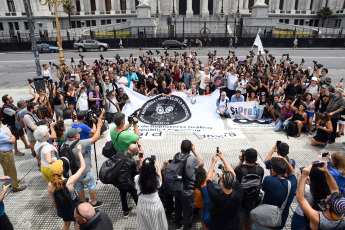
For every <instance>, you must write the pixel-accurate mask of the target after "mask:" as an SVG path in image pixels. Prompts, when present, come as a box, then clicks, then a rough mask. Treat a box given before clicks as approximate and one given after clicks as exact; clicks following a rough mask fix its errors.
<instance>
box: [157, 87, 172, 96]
mask: <svg viewBox="0 0 345 230" xmlns="http://www.w3.org/2000/svg"><path fill="white" fill-rule="evenodd" d="M158 90H159V93H160V94H162V93H164V94H169V93H170V89H169V88H165V89H163V88H162V87H159V89H158Z"/></svg>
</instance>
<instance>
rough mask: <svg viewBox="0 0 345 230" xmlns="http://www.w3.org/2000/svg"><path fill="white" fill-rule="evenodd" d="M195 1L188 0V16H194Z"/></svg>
mask: <svg viewBox="0 0 345 230" xmlns="http://www.w3.org/2000/svg"><path fill="white" fill-rule="evenodd" d="M192 4H193V1H192V0H187V10H186V17H187V18H192V17H193V6H192Z"/></svg>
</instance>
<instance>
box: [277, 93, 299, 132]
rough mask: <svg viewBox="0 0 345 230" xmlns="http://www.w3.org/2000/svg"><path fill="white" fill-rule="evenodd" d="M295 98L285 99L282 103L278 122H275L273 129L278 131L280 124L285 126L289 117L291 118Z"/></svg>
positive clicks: (289, 119)
mask: <svg viewBox="0 0 345 230" xmlns="http://www.w3.org/2000/svg"><path fill="white" fill-rule="evenodd" d="M295 102H296V99H295V100H294V102H292V101H291V100H287V101H286V104H285V105H283V107H282V110H281V113H280V117H279V119H278V123H277V124H276V126H275V128H274V131H276V132H279V130H280V128H281V127H282V126H284V128H286V127H287V126H288V125H289V123H290V121H291V119H292V118H293V113H294V110H293V108H292V107H293V105H294V104H295Z"/></svg>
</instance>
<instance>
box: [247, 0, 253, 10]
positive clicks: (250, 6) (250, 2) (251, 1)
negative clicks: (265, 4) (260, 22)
mask: <svg viewBox="0 0 345 230" xmlns="http://www.w3.org/2000/svg"><path fill="white" fill-rule="evenodd" d="M253 6H254V0H249V1H248V9H252V7H253Z"/></svg>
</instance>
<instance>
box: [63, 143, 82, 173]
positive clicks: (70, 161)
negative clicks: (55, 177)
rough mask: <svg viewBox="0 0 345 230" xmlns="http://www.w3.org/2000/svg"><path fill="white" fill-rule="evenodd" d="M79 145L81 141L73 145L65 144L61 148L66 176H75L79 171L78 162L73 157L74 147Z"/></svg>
mask: <svg viewBox="0 0 345 230" xmlns="http://www.w3.org/2000/svg"><path fill="white" fill-rule="evenodd" d="M78 143H79V140H77V141H75V142H74V143H73V144H71V145H69V144H66V143H64V144H63V145H62V146H61V148H60V155H59V156H60V158H61V159H63V162H64V173H65V174H64V176H65V175H69V174H71V175H73V174H75V173H76V172H77V171H78V169H79V167H78V164H77V162H76V159H75V157H74V155H73V151H72V150H73V149H74V147H75V146H77V144H78ZM65 164H66V165H65ZM65 167H66V168H65ZM65 169H67V170H66V171H65ZM69 171H70V173H68V172H69ZM67 173H68V174H67Z"/></svg>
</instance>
